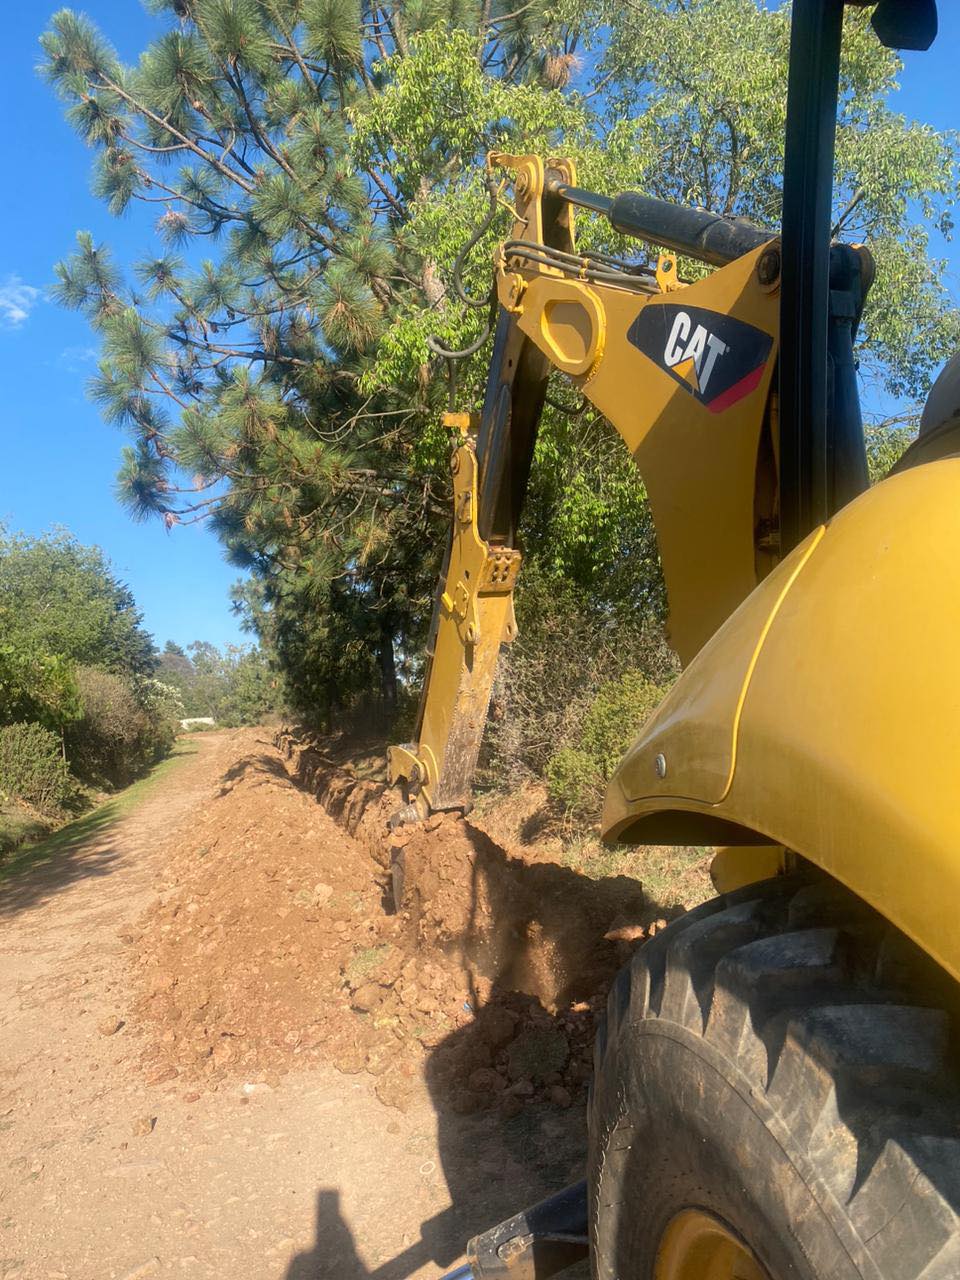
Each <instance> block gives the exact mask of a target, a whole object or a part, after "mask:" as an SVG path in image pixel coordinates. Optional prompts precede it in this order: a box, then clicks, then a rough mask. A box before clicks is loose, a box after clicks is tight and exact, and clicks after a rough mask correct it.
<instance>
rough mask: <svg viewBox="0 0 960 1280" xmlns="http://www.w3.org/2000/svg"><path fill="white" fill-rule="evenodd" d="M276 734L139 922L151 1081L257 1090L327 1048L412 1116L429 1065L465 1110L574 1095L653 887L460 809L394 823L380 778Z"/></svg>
mask: <svg viewBox="0 0 960 1280" xmlns="http://www.w3.org/2000/svg"><path fill="white" fill-rule="evenodd" d="M279 745H280V748H281V753H282V755H283V756H285V757H286V759H287V762H288V764H287V765H286V766H285V764H284V762H283V759H282V758H281V754H278V752H277V751H276V750H274V749H273V748H272V747H271V746H270V745H268V744H266V743H263V744H261V746H260V747H258V748H257V749H256V750H255V751H254V752H252V753H251V754H249V755H248V756H246V757H245V758H243V759H241V760H240V761H238V762H237V763H236V764H235V765H234V766H233V767H232V768H231V769H230V770H229V771H228V772H227V774H226V775H224V777H223V779H222V781H221V783H220V785H219V786H218V788H217V790H216V792H215V794H214V796H213V797H212V799H211V802H210V804H209V805H208V806H207V807H206V809H205V810H204V812H203V815H202V817H201V818H200V820H199V821H198V823H197V824H196V825H195V826H194V827H193V828H192V829H191V831H190V833H189V835H188V836H187V837H185V838H182V839H181V840H180V842H179V843H178V844H177V845H176V846H175V847H173V848H171V850H170V851H169V861H168V864H167V865H168V874H167V877H166V879H165V882H164V885H163V892H162V895H161V897H160V899H159V900H158V902H157V903H156V904H155V906H154V907H153V908H151V909H150V910H149V911H148V912H147V913H146V915H145V916H144V917H143V919H142V920H141V921H140V923H139V924H138V926H137V927H136V929H134V930H132V931H130V932H128V933H127V934H126V935H125V940H126V941H127V942H128V943H129V945H130V946H131V948H132V949H133V951H134V953H135V956H136V960H137V968H138V973H139V995H138V998H137V1000H136V1003H135V1007H134V1009H133V1011H132V1015H131V1021H132V1022H134V1024H135V1025H136V1024H139V1026H140V1027H141V1028H142V1029H143V1031H144V1032H145V1039H144V1048H143V1064H144V1067H145V1069H146V1071H147V1073H148V1079H150V1080H151V1081H152V1082H153V1083H155V1084H158V1085H167V1086H169V1087H171V1088H182V1089H186V1090H191V1089H196V1088H198V1087H206V1088H220V1087H231V1088H236V1087H238V1086H239V1087H240V1088H241V1090H245V1091H246V1092H247V1093H252V1092H254V1091H255V1090H256V1089H257V1088H259V1087H263V1086H268V1087H269V1086H270V1085H271V1083H274V1082H275V1080H276V1078H277V1077H279V1076H281V1075H283V1074H286V1073H287V1072H289V1071H290V1070H292V1069H295V1068H296V1067H297V1066H298V1065H301V1064H303V1065H305V1064H308V1063H309V1062H311V1061H315V1060H326V1061H329V1062H331V1063H333V1064H334V1065H335V1066H336V1067H337V1068H338V1069H339V1070H341V1071H344V1072H350V1073H356V1072H361V1071H365V1072H367V1073H369V1074H370V1076H372V1077H373V1080H374V1085H375V1089H376V1092H377V1095H378V1096H379V1097H380V1098H381V1100H382V1101H384V1102H386V1103H389V1104H392V1105H396V1106H400V1107H403V1106H404V1105H405V1104H406V1103H407V1101H408V1100H409V1098H410V1097H411V1095H412V1093H413V1091H414V1090H415V1089H416V1088H417V1087H418V1082H419V1081H420V1080H421V1079H423V1078H425V1079H426V1081H427V1084H428V1086H429V1088H430V1089H431V1092H432V1093H433V1094H434V1096H435V1099H436V1101H437V1102H438V1103H439V1104H441V1105H446V1106H452V1107H453V1108H454V1109H456V1110H458V1111H471V1110H477V1109H481V1108H486V1107H490V1106H498V1107H499V1108H500V1109H501V1111H502V1112H503V1113H504V1114H507V1115H509V1114H513V1113H514V1112H515V1111H517V1110H519V1109H520V1108H522V1107H523V1105H525V1103H526V1102H527V1101H529V1100H530V1099H539V1098H549V1099H550V1100H552V1101H553V1102H554V1103H555V1104H556V1105H558V1106H566V1105H569V1103H570V1101H571V1099H572V1098H573V1097H574V1096H575V1094H576V1092H577V1091H578V1090H579V1089H580V1088H581V1086H582V1085H583V1083H584V1081H585V1080H586V1079H587V1078H588V1076H589V1061H590V1054H591V1044H592V1039H593V1021H594V1011H595V1009H597V1008H598V1007H600V1005H601V1004H602V1000H603V997H604V994H605V991H606V987H607V986H608V984H609V981H610V978H611V976H612V974H613V973H614V972H615V970H616V968H617V967H618V965H619V963H620V961H621V959H622V951H623V944H622V943H616V942H614V941H611V940H609V939H607V938H605V937H604V934H605V933H608V932H609V931H610V929H611V926H614V927H615V926H616V925H617V924H618V922H620V923H622V922H623V921H624V920H629V919H631V918H638V916H639V911H640V906H641V900H642V895H641V893H640V888H639V885H638V884H637V883H636V882H635V881H628V880H622V879H620V880H618V879H614V880H607V881H591V880H586V879H585V878H584V877H581V876H578V875H576V874H575V873H573V872H571V871H568V870H567V869H565V868H562V867H559V866H556V865H555V864H551V863H540V864H537V863H529V862H525V861H524V860H522V859H520V858H515V857H510V856H508V855H507V854H506V853H505V852H504V851H503V850H502V849H501V848H499V846H497V845H495V844H494V843H493V842H492V841H490V840H489V839H488V838H487V837H486V836H484V835H483V834H482V833H481V832H479V831H477V830H476V829H474V828H472V827H471V826H470V824H469V823H467V822H465V821H463V820H462V819H455V818H453V817H452V816H450V815H447V816H445V817H435V818H433V819H431V820H429V821H428V822H427V823H426V824H423V825H420V824H418V825H416V826H413V827H405V828H402V829H401V830H400V831H398V832H395V833H393V834H389V833H388V830H387V825H386V823H387V817H388V816H389V814H390V813H391V812H392V811H393V809H394V808H395V803H396V802H395V797H394V795H393V793H391V792H389V791H388V790H387V789H386V788H385V787H384V785H383V784H381V783H376V782H369V781H361V780H358V779H356V778H353V777H352V776H351V775H350V774H349V772H348V771H345V770H343V769H341V768H339V767H338V766H336V765H334V764H333V763H331V762H329V761H328V760H326V759H325V758H324V756H323V754H322V753H321V752H318V751H317V750H316V749H315V748H313V747H310V746H304V745H302V744H299V743H296V742H295V741H294V740H293V739H292V738H287V739H286V740H284V739H281V741H280V743H279ZM288 768H289V770H290V773H293V774H294V776H295V777H296V778H297V780H298V782H299V784H300V785H299V786H294V785H293V783H292V781H291V778H290V773H288ZM316 800H319V801H320V804H319V805H318V804H317V803H316ZM391 863H392V864H393V866H394V867H397V868H399V869H400V870H401V874H402V884H403V888H402V898H401V904H400V907H401V909H400V911H399V912H394V911H393V902H392V892H391V890H392V883H393V876H392V874H391ZM627 932H629V928H628V930H627Z"/></svg>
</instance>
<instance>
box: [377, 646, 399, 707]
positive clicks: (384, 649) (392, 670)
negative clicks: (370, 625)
mask: <svg viewBox="0 0 960 1280" xmlns="http://www.w3.org/2000/svg"><path fill="white" fill-rule="evenodd" d="M379 658H380V696H381V697H382V699H383V709H384V711H386V712H387V714H388V715H392V714H393V713H394V712H395V711H396V709H397V663H396V659H395V657H394V652H393V633H392V632H391V631H390V630H389V628H388V627H386V626H384V627H382V628H381V631H380V652H379Z"/></svg>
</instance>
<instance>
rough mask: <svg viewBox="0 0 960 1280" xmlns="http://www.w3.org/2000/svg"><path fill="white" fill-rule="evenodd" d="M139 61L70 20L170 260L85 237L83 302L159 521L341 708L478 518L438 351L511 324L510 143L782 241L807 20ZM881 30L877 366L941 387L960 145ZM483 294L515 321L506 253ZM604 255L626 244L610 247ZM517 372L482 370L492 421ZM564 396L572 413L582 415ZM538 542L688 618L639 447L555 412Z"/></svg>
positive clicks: (423, 28)
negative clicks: (791, 120)
mask: <svg viewBox="0 0 960 1280" xmlns="http://www.w3.org/2000/svg"><path fill="white" fill-rule="evenodd" d="M150 7H151V8H152V9H153V10H154V11H155V12H156V13H157V15H158V19H159V22H160V31H159V34H158V37H157V39H156V40H155V41H154V42H153V43H152V44H151V45H150V46H149V47H148V48H147V49H146V50H145V51H144V53H143V54H142V56H141V58H140V60H139V62H138V63H137V65H136V66H133V67H127V66H124V65H122V64H121V62H120V60H119V58H118V57H117V55H116V53H115V52H114V51H113V49H112V48H111V47H110V45H109V44H108V43H107V41H106V40H105V39H104V38H103V37H102V36H101V35H100V34H99V33H98V32H97V31H96V30H95V29H94V28H93V26H92V25H91V24H90V23H89V22H88V21H87V20H86V19H84V18H82V17H80V16H78V15H76V14H74V13H72V12H71V11H69V10H61V11H60V12H59V13H57V14H56V15H55V16H54V18H53V20H52V25H51V29H50V31H49V32H48V34H47V35H46V36H45V37H44V38H43V48H44V54H45V71H46V74H47V76H48V77H49V79H50V80H51V82H52V83H53V84H54V85H55V86H56V87H57V89H58V90H59V92H60V93H61V94H62V95H63V97H64V98H65V100H66V102H67V103H68V115H69V118H70V119H71V121H72V122H73V124H74V125H75V126H76V128H77V130H78V131H79V133H80V134H81V136H82V137H83V138H84V140H85V141H86V142H87V143H88V144H90V145H91V146H92V147H93V148H94V150H95V152H96V162H95V186H96V189H97V191H98V192H99V194H100V195H101V196H102V197H103V198H104V200H106V201H107V203H108V204H109V206H110V208H111V209H112V210H113V211H114V212H115V213H118V214H120V213H122V212H124V211H125V210H126V209H127V208H128V206H130V205H131V204H132V203H135V202H137V201H143V202H145V203H147V204H148V205H149V206H150V207H152V208H153V209H154V210H155V211H156V212H157V213H158V215H159V216H158V220H157V223H156V233H157V237H158V240H159V244H158V246H156V247H155V248H152V249H151V251H150V252H148V253H147V254H146V255H145V257H144V258H143V260H142V261H141V262H139V263H138V264H137V265H136V267H135V270H134V280H133V281H132V282H130V281H126V280H124V279H123V277H122V274H121V272H120V271H119V269H118V268H117V266H116V264H115V263H114V261H113V260H112V258H111V256H110V253H109V251H108V250H107V249H106V248H105V247H103V246H101V245H97V244H95V243H94V241H93V239H92V238H91V237H90V236H89V235H88V234H86V233H84V234H81V236H80V238H79V245H78V251H77V253H76V254H75V255H74V256H73V257H71V258H70V259H69V260H67V261H66V262H64V263H63V264H62V265H61V266H60V267H59V268H58V276H59V284H58V293H59V296H60V298H61V300H62V301H63V302H65V303H66V304H67V305H70V306H73V307H76V308H79V309H80V310H82V311H84V312H85V313H86V314H87V315H88V316H89V317H90V319H91V321H92V323H93V324H94V326H95V328H96V330H97V332H98V333H99V335H100V337H101V340H102V347H103V359H102V362H101V365H100V369H99V373H98V375H97V377H96V379H95V380H94V384H93V394H94V396H95V397H96V399H97V400H98V402H99V403H100V404H101V405H102V407H103V411H104V414H105V416H106V417H107V418H108V420H110V421H112V422H115V423H117V424H118V425H121V426H122V427H124V428H125V429H126V430H128V431H129V432H130V434H131V436H132V444H131V445H130V446H129V447H128V448H127V449H126V450H125V451H124V461H123V466H122V469H121V474H120V479H119V492H120V495H121V497H122V499H123V501H125V502H126V503H127V505H128V506H129V507H130V509H131V510H132V512H133V513H134V514H135V515H136V516H138V517H146V516H149V515H152V514H153V515H157V516H159V517H160V518H161V519H162V520H163V521H164V522H165V523H166V524H167V525H168V527H169V526H172V525H174V524H176V523H184V522H188V521H195V520H200V519H204V520H208V521H209V522H210V523H211V524H212V525H213V526H214V528H215V529H216V531H217V532H218V534H219V536H220V537H221V538H222V539H223V541H224V543H225V545H226V546H227V548H228V550H229V553H230V554H231V556H232V557H233V558H234V560H235V561H236V562H237V563H238V564H240V565H244V566H247V567H250V568H252V569H253V570H254V572H255V574H256V576H257V578H258V580H259V583H260V588H261V591H262V595H261V600H260V603H259V606H258V609H257V610H256V612H255V616H256V619H257V625H258V627H259V629H260V634H261V635H262V636H263V637H264V639H265V640H266V641H267V642H268V643H269V644H271V645H272V646H273V647H274V648H275V651H276V653H277V655H278V658H279V660H280V662H281V663H282V665H283V667H284V670H285V671H286V672H287V673H288V675H289V678H290V684H291V686H292V688H293V689H294V692H295V694H296V696H297V698H298V699H299V700H300V702H301V705H303V706H305V707H306V708H307V709H309V708H311V707H312V708H314V709H317V708H320V709H322V708H324V707H330V706H332V705H334V704H335V703H336V700H337V699H338V698H342V697H344V696H345V695H348V694H349V693H350V692H351V691H352V690H354V689H356V688H358V687H362V686H363V685H364V684H365V683H368V682H370V681H374V680H376V679H378V678H379V680H380V682H381V685H382V689H383V694H384V699H385V701H389V698H390V690H391V688H392V686H393V684H394V682H395V679H396V672H397V665H398V661H399V662H400V663H402V662H403V661H405V659H406V655H408V654H411V653H414V652H416V651H417V649H418V646H419V644H420V641H421V638H422V634H423V629H424V626H425V622H426V619H427V618H428V617H429V611H430V600H431V596H432V589H433V584H434V581H435V575H436V571H437V568H438V560H439V556H438V550H437V549H438V548H439V547H440V546H442V543H443V534H442V529H443V526H444V524H445V523H446V521H447V517H448V509H447V501H448V476H447V466H446V458H447V453H448V449H449V445H450V441H449V439H448V438H447V435H446V433H445V432H444V430H443V429H442V428H441V427H440V426H439V409H440V408H441V407H442V405H443V402H444V400H445V395H446V390H445V382H444V378H443V377H442V376H438V375H441V374H442V373H443V369H442V366H441V365H440V364H439V363H438V361H437V360H436V358H435V357H434V356H433V355H432V354H431V352H430V349H429V348H428V345H427V338H428V336H429V335H430V334H438V335H439V336H440V337H441V338H442V339H443V340H444V341H445V342H447V343H448V344H451V345H454V346H463V345H466V344H468V343H470V342H471V341H473V340H474V339H476V338H477V337H478V336H479V334H480V332H481V326H482V324H483V316H482V314H481V311H480V310H479V309H466V308H464V307H463V306H462V305H461V304H460V303H459V302H458V301H457V300H456V299H455V297H454V296H453V295H452V294H451V293H449V292H448V283H447V282H448V281H449V279H450V272H451V267H452V264H453V261H454V258H455V256H456V253H457V251H458V249H459V248H460V246H461V245H462V244H463V243H464V241H465V240H466V238H467V236H468V234H469V233H470V230H471V228H472V227H473V225H475V223H476V222H477V220H478V219H479V217H480V216H481V215H482V213H483V211H484V208H485V202H486V198H487V197H486V193H485V189H484V187H483V183H482V180H481V178H482V175H481V169H482V162H483V157H484V155H485V153H486V152H487V151H489V150H491V149H503V150H506V151H526V150H536V151H541V152H544V153H548V154H555V153H556V152H558V151H560V150H563V151H565V152H567V153H570V154H573V155H574V156H575V157H576V158H577V160H578V163H579V165H580V172H581V178H582V181H583V182H584V184H585V185H588V186H592V187H594V188H596V189H600V190H606V191H614V190H617V189H621V188H624V187H638V188H642V189H644V190H647V191H650V192H652V193H654V194H658V195H663V196H667V197H670V198H673V199H677V200H680V201H681V202H684V203H690V202H693V203H698V204H702V205H704V206H706V207H708V208H714V209H720V210H723V211H725V212H729V213H734V214H743V215H747V216H751V217H753V218H755V219H757V220H758V221H760V222H763V223H767V224H769V225H776V223H777V221H778V217H779V201H780V168H781V155H782V134H783V121H784V99H785V93H784V87H785V84H786V51H787V32H788V21H789V7H788V6H785V5H784V6H781V7H779V8H775V9H768V8H767V7H765V5H763V4H758V3H756V2H755V0H638V2H637V3H634V4H631V5H630V6H627V7H624V6H621V5H613V4H612V3H608V2H607V0H560V3H559V4H548V3H547V2H546V0H530V2H529V3H526V4H523V5H520V6H515V5H513V4H511V3H510V2H509V0H481V2H480V3H473V2H472V0H429V2H428V0H388V3H386V4H380V3H378V4H377V5H374V6H370V5H368V4H367V3H366V0H360V2H356V0H322V2H321V0H152V2H151V4H150ZM867 18H868V15H867V14H865V13H864V12H863V11H862V10H853V11H851V12H850V13H849V16H848V19H847V28H848V39H847V53H846V58H845V62H844V71H843V95H842V101H841V119H840V126H839V136H838V188H837V201H838V207H840V206H842V205H843V204H844V203H845V202H846V201H847V198H848V197H849V195H850V194H851V193H852V191H853V190H854V188H861V187H862V188H863V190H864V193H865V194H864V196H863V199H862V200H861V202H860V203H859V205H858V206H857V210H856V215H855V221H854V223H853V224H851V231H852V232H853V233H854V234H856V235H857V236H860V237H862V238H866V239H868V240H870V242H871V243H872V244H874V245H875V247H876V251H877V256H878V261H879V265H880V269H881V274H880V277H879V278H878V281H877V284H876V286H875V288H874V291H873V294H872V297H871V301H870V306H869V310H868V313H867V315H866V317H865V322H864V327H863V333H862V342H861V358H862V361H863V365H864V368H865V369H868V370H869V371H870V374H871V376H872V377H874V378H876V379H877V380H878V381H879V382H880V383H881V384H882V385H883V386H884V387H885V388H886V389H887V390H888V391H890V392H892V393H893V394H895V395H897V396H907V397H917V396H919V395H920V394H921V393H922V391H923V389H924V387H925V385H926V382H927V380H928V379H929V375H930V372H931V369H932V368H933V366H934V365H935V364H936V363H937V362H938V361H939V360H940V359H941V358H942V355H943V354H945V353H946V352H947V351H948V350H950V349H952V348H953V347H954V345H955V344H956V340H957V336H958V324H957V313H956V311H955V310H954V309H953V307H952V305H951V304H950V301H949V299H948V298H947V296H946V293H945V289H944V285H943V283H942V281H943V278H944V277H943V271H942V264H940V263H938V262H937V261H936V260H935V259H933V258H932V257H931V256H930V254H929V252H928V231H929V228H930V227H931V226H939V227H940V228H941V229H943V230H945V231H948V230H949V227H950V217H951V208H952V202H953V197H954V189H955V184H956V170H955V159H956V145H955V140H954V139H953V137H952V136H947V135H943V134H938V133H936V132H935V131H934V130H932V129H929V128H927V127H925V126H921V125H915V124H911V123H909V122H907V121H905V120H904V119H903V118H902V117H901V116H898V115H897V114H896V113H895V112H894V111H892V110H891V109H890V108H889V107H888V106H887V105H886V104H887V99H888V97H889V95H890V94H891V93H892V92H893V90H894V89H895V86H896V75H897V73H898V69H899V62H898V60H897V58H896V56H895V55H894V54H892V53H890V52H889V51H887V50H884V49H883V48H882V47H881V46H880V45H879V44H878V42H877V41H876V39H875V38H874V36H873V35H872V33H871V32H870V30H869V28H868V26H867ZM507 218H508V214H507V212H506V210H501V215H500V218H499V220H498V221H496V222H495V223H494V225H493V226H492V227H491V228H490V231H489V233H488V235H487V236H486V238H485V239H484V240H483V241H482V242H481V243H480V244H479V245H478V247H477V248H476V250H475V251H474V253H473V254H472V255H471V258H470V262H469V263H468V266H467V270H466V283H467V286H468V288H469V289H470V290H471V291H472V292H473V294H474V296H475V297H478V298H482V297H483V296H484V295H485V293H486V290H487V288H488V286H489V274H490V267H489V262H490V256H489V249H490V248H491V246H492V243H493V239H494V237H496V236H499V235H501V234H502V233H503V231H504V229H505V227H506V226H507ZM581 240H582V242H583V243H584V244H585V245H588V246H592V247H595V248H599V249H606V248H609V249H615V250H620V251H622V250H623V249H624V247H625V246H624V243H623V242H622V241H620V240H619V239H618V238H617V237H616V236H614V235H613V234H612V233H611V232H610V230H609V228H607V227H606V226H605V225H604V224H602V223H599V222H597V221H596V220H593V219H590V218H584V219H582V220H581ZM485 359H486V353H485V351H480V352H479V353H478V355H476V356H475V357H474V358H473V359H472V360H471V361H469V362H468V363H467V364H466V366H465V367H463V368H462V369H461V372H460V387H461V391H460V399H461V401H463V402H465V403H466V404H467V405H473V404H476V402H477V400H478V396H479V389H480V385H481V382H482V376H483V367H484V362H485ZM558 394H562V393H558ZM524 533H525V538H526V541H527V544H528V546H529V547H530V548H532V549H534V554H533V558H534V559H536V560H538V561H539V564H538V569H539V571H540V573H541V574H548V575H549V574H552V575H555V576H558V577H564V578H567V579H569V580H570V581H571V582H573V583H574V584H576V586H577V588H578V589H579V590H580V592H581V593H582V595H583V596H584V598H585V599H586V600H588V601H589V602H592V603H593V605H594V606H595V608H596V610H597V611H598V612H600V613H603V612H605V611H609V610H610V608H611V606H614V607H621V606H623V607H629V608H631V609H638V608H639V609H642V610H648V611H650V612H651V613H653V614H656V611H657V609H658V608H659V604H660V591H659V583H658V574H657V564H656V553H655V546H654V542H653V538H652V534H651V530H650V527H649V520H648V518H647V512H646V506H645V500H644V494H643V489H642V486H641V485H640V484H639V482H638V481H637V480H636V478H635V477H634V476H633V475H632V473H630V472H629V469H628V465H627V459H626V455H625V451H624V450H623V448H622V446H621V445H620V442H619V440H618V439H616V438H615V437H614V436H613V434H612V432H611V431H610V430H609V428H608V427H607V426H606V424H604V423H602V422H599V421H598V420H597V419H596V418H595V417H593V416H591V414H589V413H587V414H584V415H582V416H581V417H579V418H574V419H571V418H569V417H566V416H563V415H561V414H559V413H557V412H556V411H555V410H553V409H550V410H548V412H547V414H546V416H545V420H544V424H543V428H542V432H541V437H540V442H539V445H538V450H537V457H536V461H535V470H534V476H533V484H532V492H531V501H530V505H529V510H528V515H527V519H526V521H525V529H524Z"/></svg>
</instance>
